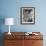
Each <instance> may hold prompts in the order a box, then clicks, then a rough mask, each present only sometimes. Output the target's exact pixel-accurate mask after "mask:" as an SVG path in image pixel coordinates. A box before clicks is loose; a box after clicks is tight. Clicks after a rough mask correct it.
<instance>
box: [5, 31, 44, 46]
mask: <svg viewBox="0 0 46 46" xmlns="http://www.w3.org/2000/svg"><path fill="white" fill-rule="evenodd" d="M25 33H26V32H11V35H8V34H7V32H5V33H4V46H43V35H42V34H41V33H40V32H33V33H37V34H38V35H25Z"/></svg>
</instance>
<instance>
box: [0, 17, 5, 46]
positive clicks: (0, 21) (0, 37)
mask: <svg viewBox="0 0 46 46" xmlns="http://www.w3.org/2000/svg"><path fill="white" fill-rule="evenodd" d="M4 23H5V17H4V16H0V46H3V34H4V33H3V32H2V25H3V24H4Z"/></svg>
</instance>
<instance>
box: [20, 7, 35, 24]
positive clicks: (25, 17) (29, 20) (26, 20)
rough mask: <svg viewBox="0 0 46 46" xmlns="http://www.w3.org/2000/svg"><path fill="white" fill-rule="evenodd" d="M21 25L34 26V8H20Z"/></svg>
mask: <svg viewBox="0 0 46 46" xmlns="http://www.w3.org/2000/svg"><path fill="white" fill-rule="evenodd" d="M20 14H21V24H35V7H21V12H20Z"/></svg>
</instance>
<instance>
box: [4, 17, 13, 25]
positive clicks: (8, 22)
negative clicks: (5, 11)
mask: <svg viewBox="0 0 46 46" xmlns="http://www.w3.org/2000/svg"><path fill="white" fill-rule="evenodd" d="M5 25H14V18H5Z"/></svg>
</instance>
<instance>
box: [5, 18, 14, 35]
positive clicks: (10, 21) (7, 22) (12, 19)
mask: <svg viewBox="0 0 46 46" xmlns="http://www.w3.org/2000/svg"><path fill="white" fill-rule="evenodd" d="M5 25H9V32H8V34H9V35H11V33H10V26H11V25H14V18H5Z"/></svg>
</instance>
